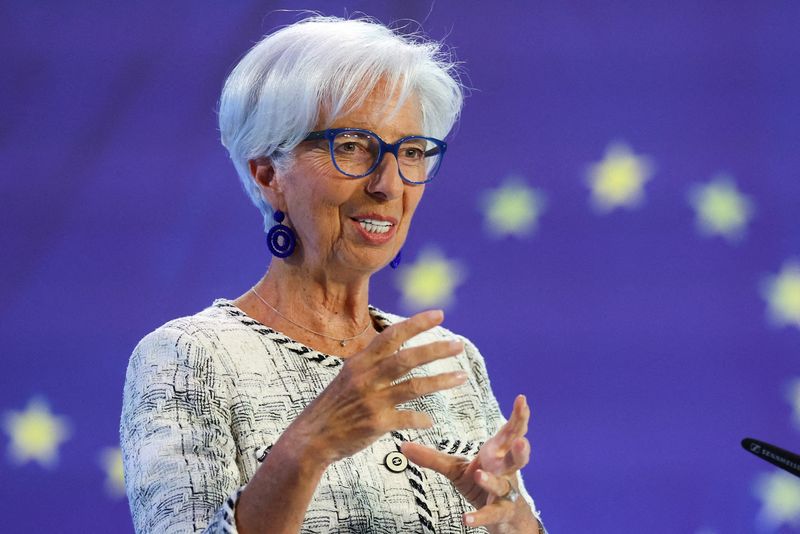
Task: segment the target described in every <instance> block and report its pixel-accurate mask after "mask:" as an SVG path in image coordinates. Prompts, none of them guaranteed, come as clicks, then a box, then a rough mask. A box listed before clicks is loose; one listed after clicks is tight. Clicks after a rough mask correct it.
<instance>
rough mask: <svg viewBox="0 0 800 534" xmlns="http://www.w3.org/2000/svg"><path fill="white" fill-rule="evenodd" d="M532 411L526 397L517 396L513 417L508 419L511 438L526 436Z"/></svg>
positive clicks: (512, 412)
mask: <svg viewBox="0 0 800 534" xmlns="http://www.w3.org/2000/svg"><path fill="white" fill-rule="evenodd" d="M530 414H531V412H530V409H529V408H528V403H527V400H526V399H525V395H517V398H516V399H514V408H513V410H512V411H511V417H509V419H508V423H507V424H508V433H509V434H510V435H511V436H514V437H515V438H516V437H520V436H524V435H525V433H526V432H527V431H528V419H529V418H530Z"/></svg>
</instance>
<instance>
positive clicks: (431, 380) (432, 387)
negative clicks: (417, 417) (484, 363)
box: [385, 371, 467, 405]
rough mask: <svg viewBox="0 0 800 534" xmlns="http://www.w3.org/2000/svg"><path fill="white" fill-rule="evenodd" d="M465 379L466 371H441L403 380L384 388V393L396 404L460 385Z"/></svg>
mask: <svg viewBox="0 0 800 534" xmlns="http://www.w3.org/2000/svg"><path fill="white" fill-rule="evenodd" d="M466 381H467V373H465V372H464V371H453V372H451V373H442V374H438V375H434V376H421V377H416V378H409V379H408V380H404V381H403V382H400V383H399V384H396V385H394V386H392V387H391V388H388V389H386V390H385V392H386V393H385V394H386V396H387V397H388V398H389V400H390V401H391V402H392V403H393V404H394V405H398V404H402V403H404V402H408V401H410V400H411V399H416V398H418V397H422V396H423V395H428V394H430V393H433V392H435V391H441V390H443V389H450V388H454V387H456V386H460V385H461V384H463V383H464V382H466Z"/></svg>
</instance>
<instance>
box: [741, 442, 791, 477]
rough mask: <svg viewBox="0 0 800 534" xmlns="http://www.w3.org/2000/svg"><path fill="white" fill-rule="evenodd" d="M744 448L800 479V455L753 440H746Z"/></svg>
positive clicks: (743, 444)
mask: <svg viewBox="0 0 800 534" xmlns="http://www.w3.org/2000/svg"><path fill="white" fill-rule="evenodd" d="M742 447H744V450H746V451H749V452H752V453H753V454H755V455H756V456H758V457H759V458H761V459H762V460H766V461H767V462H769V463H771V464H772V465H776V466H778V467H780V468H781V469H785V470H786V471H789V472H790V473H791V474H793V475H794V476H797V477H800V455H797V454H795V453H793V452H789V451H785V450H783V449H781V448H780V447H776V446H775V445H770V444H769V443H766V442H763V441H759V440H757V439H753V438H744V439H743V440H742Z"/></svg>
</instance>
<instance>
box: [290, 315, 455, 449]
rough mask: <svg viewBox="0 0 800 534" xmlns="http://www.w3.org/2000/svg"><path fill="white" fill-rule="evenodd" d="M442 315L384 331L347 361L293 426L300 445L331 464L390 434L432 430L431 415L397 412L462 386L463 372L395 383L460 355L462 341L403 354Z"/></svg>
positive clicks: (413, 319)
mask: <svg viewBox="0 0 800 534" xmlns="http://www.w3.org/2000/svg"><path fill="white" fill-rule="evenodd" d="M442 319H443V314H442V312H441V311H438V310H434V311H429V312H424V313H420V314H417V315H414V316H413V317H411V318H410V319H408V320H406V321H403V322H400V323H397V324H394V325H392V326H390V327H388V328H386V329H385V330H384V331H383V332H381V333H380V334H379V335H378V336H376V337H375V339H374V340H373V341H372V342H371V343H370V344H369V345H368V346H367V347H366V348H365V349H364V350H363V351H361V352H360V353H358V354H356V355H354V356H351V357H350V358H348V359H347V360H345V363H344V365H343V366H342V370H341V371H340V372H339V374H338V376H337V377H336V378H335V379H334V380H333V381H332V382H331V383H330V384H329V385H328V387H327V388H325V390H324V391H323V392H322V393H321V394H320V395H319V396H318V397H317V398H316V399H315V400H314V401H313V402H312V403H311V404H309V405H308V407H306V409H305V410H304V411H303V413H302V414H300V416H298V418H297V419H296V420H295V421H294V422H293V423H292V424H291V425H290V427H289V429H287V432H290V433H291V434H292V435H293V436H295V437H296V439H299V440H301V441H300V442H303V443H306V444H309V443H310V444H312V445H311V449H312V450H313V451H314V452H315V455H316V458H319V459H320V460H322V461H324V462H327V463H330V462H334V461H336V460H339V459H341V458H344V457H346V456H350V455H352V454H355V453H356V452H358V451H360V450H362V449H364V448H365V447H367V446H369V445H370V444H371V443H373V442H374V441H376V440H377V439H378V438H379V437H380V436H382V435H384V434H386V433H387V432H389V431H391V430H399V429H407V428H429V427H430V426H432V424H433V422H432V420H431V418H430V416H429V415H427V414H425V413H422V412H417V411H412V410H398V409H397V405H398V404H401V403H403V402H406V401H409V400H411V399H414V398H417V397H421V396H423V395H427V394H429V393H433V392H435V391H440V390H443V389H448V388H452V387H455V386H459V385H461V384H463V383H464V382H465V381H466V379H467V375H466V373H464V372H463V371H455V372H450V373H442V374H439V375H435V376H429V377H416V378H411V379H408V380H404V381H402V382H400V383H396V381H397V379H399V378H401V377H403V376H404V375H406V374H407V373H408V372H409V371H411V370H412V369H415V368H416V367H419V366H421V365H423V364H426V363H430V362H433V361H435V360H440V359H442V358H447V357H450V356H454V355H456V354H459V353H460V352H461V351H462V350H463V348H464V347H463V343H462V342H460V341H438V342H434V343H429V344H427V345H421V346H418V347H412V348H408V349H403V350H399V349H400V347H401V346H402V344H403V343H404V342H405V341H407V340H409V339H411V338H412V337H414V336H416V335H417V334H420V333H422V332H424V331H426V330H429V329H430V328H433V327H434V326H436V325H438V324H440V323H441V322H442Z"/></svg>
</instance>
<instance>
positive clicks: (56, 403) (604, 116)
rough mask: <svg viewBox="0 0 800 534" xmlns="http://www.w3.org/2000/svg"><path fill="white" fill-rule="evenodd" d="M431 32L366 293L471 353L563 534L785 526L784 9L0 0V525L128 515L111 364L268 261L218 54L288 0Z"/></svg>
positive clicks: (796, 123) (792, 388)
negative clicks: (433, 311) (418, 175)
mask: <svg viewBox="0 0 800 534" xmlns="http://www.w3.org/2000/svg"><path fill="white" fill-rule="evenodd" d="M298 7H303V8H308V9H314V10H319V11H321V12H323V13H324V14H330V15H338V16H343V15H349V14H352V13H356V12H359V11H361V12H365V13H366V14H368V15H371V16H374V17H377V18H378V19H380V20H381V21H383V22H384V23H396V25H400V26H404V25H405V26H406V27H407V29H413V28H414V27H415V26H414V25H413V24H411V25H409V24H408V20H407V19H413V20H415V21H418V22H419V23H420V25H421V28H422V29H423V30H424V31H425V33H427V34H428V35H430V36H432V37H433V38H437V39H444V40H445V41H446V43H448V45H449V46H450V47H451V49H452V51H453V52H454V54H455V55H456V57H457V58H458V59H459V60H460V61H461V62H463V70H464V72H465V73H466V76H465V78H464V80H465V82H466V84H467V85H468V86H469V87H470V88H471V90H470V94H469V97H468V98H467V100H466V106H465V109H464V112H463V116H462V118H461V121H460V124H459V125H458V127H457V128H456V130H455V131H454V132H453V133H452V134H451V136H450V137H449V138H448V142H449V148H448V152H447V156H446V159H445V161H444V166H443V168H442V171H441V173H440V175H439V176H438V177H437V179H436V181H435V182H434V183H432V184H430V185H429V186H428V187H427V189H426V192H425V196H424V198H423V200H422V203H421V205H420V208H419V210H418V212H417V215H416V217H415V220H414V222H413V224H412V228H411V232H410V235H409V238H408V242H407V244H406V246H405V248H404V252H403V263H402V265H401V267H400V268H399V269H398V270H397V271H391V270H386V271H385V272H380V273H378V274H377V275H376V276H375V277H374V278H373V283H372V294H371V300H372V302H373V303H374V304H375V305H377V306H379V307H381V308H383V309H386V310H389V311H394V312H398V313H402V314H409V313H412V312H414V311H417V310H419V309H422V308H427V307H439V306H441V307H444V309H445V312H446V319H445V325H446V326H448V327H449V328H451V329H453V330H455V331H457V332H459V333H461V334H464V335H466V336H468V337H470V338H471V339H472V340H473V341H474V342H475V343H476V344H477V346H478V347H479V348H480V349H481V351H482V353H483V354H484V356H485V357H486V360H487V364H488V367H489V372H490V376H491V378H492V383H493V387H494V391H495V394H496V395H497V397H498V399H499V400H500V403H501V406H502V407H503V409H504V410H505V411H506V413H508V411H510V408H511V403H512V401H513V398H514V396H515V395H516V394H518V393H525V394H526V395H527V396H528V399H529V402H530V404H531V406H532V410H533V415H532V424H531V430H530V434H529V438H530V440H531V443H532V448H533V454H532V460H531V463H530V465H529V466H528V467H527V468H526V469H525V471H524V474H525V478H526V482H527V486H528V489H529V490H530V492H531V493H532V494H533V496H534V498H535V499H536V502H537V505H538V506H539V508H541V510H542V513H543V519H544V521H545V524H546V525H547V527H548V529H549V530H550V532H553V533H559V532H563V533H595V532H598V533H601V532H633V533H661V532H664V533H666V532H687V533H692V534H712V533H716V534H727V533H732V532H737V533H738V532H798V531H800V483H798V479H795V478H792V477H791V476H790V475H788V474H786V473H783V472H782V471H780V470H778V469H777V468H774V467H772V466H770V465H769V464H767V463H764V462H761V461H760V460H758V459H757V458H755V457H754V456H752V455H749V454H747V453H746V452H745V451H743V450H742V449H741V447H740V445H739V442H740V440H741V439H742V438H744V437H746V436H752V437H756V438H760V439H764V440H766V441H770V442H773V443H775V444H777V445H779V446H782V447H784V448H786V449H789V450H794V451H795V452H797V451H798V450H800V439H799V438H800V366H799V365H798V348H799V347H800V176H798V169H800V151H798V150H797V145H798V139H800V37H798V35H799V34H798V28H800V6H798V4H796V3H792V2H746V1H731V2H688V1H675V2H660V3H656V2H596V3H588V2H522V1H518V2H517V1H514V2H511V1H509V2H486V1H483V2H478V1H470V2H463V1H455V0H438V1H436V2H432V1H404V2H381V1H370V2H366V1H352V2H323V1H320V0H316V1H308V2H306V3H305V4H304V5H302V6H298V5H297V3H295V2H285V1H284V2H270V1H240V2H218V1H203V2H111V3H109V2H92V1H84V2H55V1H49V2H48V1H38V2H30V1H28V2H21V1H6V2H3V3H2V5H0V20H2V23H0V27H2V31H0V42H2V56H0V62H1V63H2V68H1V69H0V72H2V76H3V82H2V84H0V87H1V89H0V93H1V94H2V98H1V99H0V102H2V104H1V105H0V160H1V161H2V178H0V180H1V181H0V198H2V210H1V211H0V213H1V214H2V215H0V217H2V226H0V243H2V249H1V250H2V252H3V256H4V261H2V263H0V275H1V276H0V280H1V282H0V283H2V296H3V299H2V303H0V340H1V342H2V344H1V345H0V346H1V347H2V361H3V364H4V367H5V372H4V373H3V374H2V378H0V385H1V386H2V387H0V423H1V424H2V426H1V427H0V448H1V449H2V450H1V451H0V452H1V453H2V455H0V479H2V481H3V484H2V485H1V486H0V502H2V503H3V504H2V508H3V510H4V512H5V513H4V514H3V524H4V527H3V530H4V531H5V530H7V531H28V532H130V531H132V527H131V524H130V518H129V512H128V509H127V503H126V501H125V497H124V495H123V493H122V492H121V490H120V488H121V481H122V478H121V477H122V473H121V464H120V458H119V443H118V422H119V413H120V408H121V394H122V384H123V379H124V372H125V367H126V364H127V358H128V356H129V355H130V352H131V350H132V348H133V346H134V345H135V344H136V342H137V341H138V340H139V339H140V338H141V337H142V336H144V335H145V334H146V333H147V332H149V331H150V330H152V329H154V328H155V327H157V326H159V325H160V324H162V323H164V322H165V321H167V320H169V319H172V318H174V317H178V316H181V315H188V314H192V313H195V312H196V311H199V310H200V309H202V308H204V307H205V306H207V305H209V304H210V303H211V302H212V300H213V299H214V298H217V297H229V298H235V297H236V296H238V295H240V294H242V293H243V292H244V291H245V290H246V289H247V288H248V287H249V286H250V285H252V283H253V282H255V281H256V280H257V279H258V277H260V275H261V274H262V273H263V271H264V270H265V269H266V267H267V264H268V261H269V253H268V251H267V249H266V246H265V241H264V236H263V232H262V230H261V221H260V218H259V215H258V213H257V211H256V210H255V208H253V207H252V206H251V205H250V204H249V201H248V199H247V198H246V197H245V195H244V193H243V192H242V190H241V187H240V185H239V183H238V181H237V177H236V175H235V173H234V170H233V167H232V165H231V164H230V162H229V160H228V158H227V154H226V152H225V150H224V149H223V148H222V147H221V145H220V143H219V134H218V130H217V126H216V115H215V107H216V102H217V99H218V97H219V92H220V89H221V86H222V82H223V80H224V79H225V77H226V75H227V73H228V72H229V71H230V69H231V68H232V67H233V65H234V64H235V62H236V61H237V60H238V58H240V57H241V56H242V55H243V54H244V52H245V51H246V50H247V49H248V48H249V47H250V46H251V45H252V44H253V43H254V42H255V41H256V40H258V39H259V38H260V37H261V36H262V35H263V34H265V33H267V32H269V31H272V30H273V29H275V28H277V27H279V26H280V25H283V24H287V23H290V22H293V21H295V20H297V19H298V18H299V17H300V16H301V15H300V14H298V13H297V12H292V11H286V10H287V9H297V8H298Z"/></svg>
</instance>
